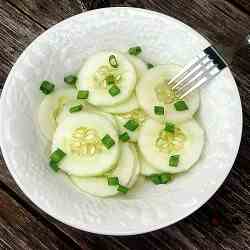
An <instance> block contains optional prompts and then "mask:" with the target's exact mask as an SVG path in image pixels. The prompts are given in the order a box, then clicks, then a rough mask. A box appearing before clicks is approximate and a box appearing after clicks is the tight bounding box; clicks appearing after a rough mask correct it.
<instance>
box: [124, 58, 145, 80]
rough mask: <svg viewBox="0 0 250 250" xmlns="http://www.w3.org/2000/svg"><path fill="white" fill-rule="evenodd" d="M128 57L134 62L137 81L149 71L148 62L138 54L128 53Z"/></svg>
mask: <svg viewBox="0 0 250 250" xmlns="http://www.w3.org/2000/svg"><path fill="white" fill-rule="evenodd" d="M126 57H127V58H128V60H129V61H130V62H131V63H132V64H133V66H134V68H135V72H136V78H137V81H139V80H140V79H141V78H142V77H143V75H144V74H145V72H147V71H148V67H147V64H146V63H145V62H144V61H142V59H140V58H139V57H137V56H132V55H129V54H126Z"/></svg>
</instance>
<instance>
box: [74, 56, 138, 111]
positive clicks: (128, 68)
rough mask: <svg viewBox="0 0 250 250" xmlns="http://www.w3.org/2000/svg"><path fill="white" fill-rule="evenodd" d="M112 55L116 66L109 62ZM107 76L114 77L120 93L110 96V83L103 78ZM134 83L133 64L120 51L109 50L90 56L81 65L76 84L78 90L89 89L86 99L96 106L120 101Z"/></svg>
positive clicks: (130, 92) (133, 86)
mask: <svg viewBox="0 0 250 250" xmlns="http://www.w3.org/2000/svg"><path fill="white" fill-rule="evenodd" d="M111 55H114V56H115V58H116V61H117V63H118V67H117V68H114V67H112V66H111V65H110V63H109V58H110V56H111ZM108 76H112V77H113V78H115V81H116V84H117V86H118V87H119V89H120V93H119V94H117V95H115V96H111V95H110V93H109V88H110V85H108V84H107V81H106V80H105V79H106V78H107V77H108ZM135 84H136V73H135V69H134V67H133V65H132V64H131V63H130V62H129V60H128V59H127V58H126V57H125V56H124V55H123V54H121V53H119V52H115V51H110V52H107V51H106V52H100V53H98V54H96V55H94V56H91V57H90V58H89V59H88V60H87V61H86V63H85V64H84V65H83V67H82V69H81V70H80V73H79V75H78V83H77V86H78V88H79V89H80V90H89V97H88V101H89V102H90V103H91V104H93V105H96V106H100V105H104V106H111V105H114V104H118V103H121V102H123V101H125V100H126V99H128V98H129V96H131V94H132V92H133V90H134V88H135Z"/></svg>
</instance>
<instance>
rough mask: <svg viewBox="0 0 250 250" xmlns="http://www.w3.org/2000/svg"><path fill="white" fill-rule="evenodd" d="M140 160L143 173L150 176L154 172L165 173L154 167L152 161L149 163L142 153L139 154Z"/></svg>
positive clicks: (141, 172)
mask: <svg viewBox="0 0 250 250" xmlns="http://www.w3.org/2000/svg"><path fill="white" fill-rule="evenodd" d="M139 161H140V164H141V171H140V174H141V175H144V176H150V175H153V174H161V173H163V171H159V170H158V169H156V168H154V167H153V166H152V165H151V164H150V163H148V162H147V161H146V160H145V159H144V157H143V156H142V155H141V154H140V155H139Z"/></svg>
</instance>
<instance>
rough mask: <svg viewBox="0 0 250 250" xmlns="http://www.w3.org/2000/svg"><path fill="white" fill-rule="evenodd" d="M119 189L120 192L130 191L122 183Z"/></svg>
mask: <svg viewBox="0 0 250 250" xmlns="http://www.w3.org/2000/svg"><path fill="white" fill-rule="evenodd" d="M117 191H119V192H120V193H124V194H126V193H127V192H128V188H127V187H124V186H122V185H119V186H118V188H117Z"/></svg>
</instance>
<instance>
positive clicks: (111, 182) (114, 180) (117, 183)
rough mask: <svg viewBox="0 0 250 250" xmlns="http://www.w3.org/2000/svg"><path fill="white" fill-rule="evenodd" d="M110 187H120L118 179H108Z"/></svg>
mask: <svg viewBox="0 0 250 250" xmlns="http://www.w3.org/2000/svg"><path fill="white" fill-rule="evenodd" d="M108 185H109V186H117V185H119V179H118V177H108Z"/></svg>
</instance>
